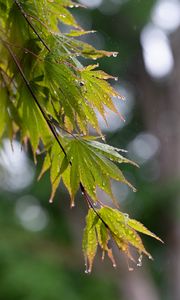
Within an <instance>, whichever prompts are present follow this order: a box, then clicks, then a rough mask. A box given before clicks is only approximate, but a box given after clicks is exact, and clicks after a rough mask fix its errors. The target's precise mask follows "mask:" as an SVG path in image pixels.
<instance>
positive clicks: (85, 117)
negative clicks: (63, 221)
mask: <svg viewBox="0 0 180 300" xmlns="http://www.w3.org/2000/svg"><path fill="white" fill-rule="evenodd" d="M78 6H79V4H77V3H75V2H73V1H70V0H39V1H35V0H28V1H26V0H14V1H13V0H6V1H2V0H0V107H1V118H0V138H1V139H2V138H4V137H8V138H9V139H10V140H11V141H12V140H13V139H15V138H17V136H20V141H21V143H22V144H27V143H28V142H29V143H30V145H31V147H32V151H33V154H34V159H35V161H36V153H37V152H38V153H39V152H43V153H44V163H43V166H42V170H41V174H40V176H39V178H40V177H41V176H42V175H43V174H44V173H45V172H46V171H47V170H48V169H49V170H50V180H51V185H52V192H51V196H50V202H52V201H53V198H54V196H55V193H56V190H57V188H58V186H59V183H60V181H61V180H62V181H63V183H64V185H65V187H66V188H67V190H68V192H69V195H70V199H71V207H73V206H74V203H75V202H74V199H75V195H76V193H77V191H78V189H80V190H81V192H82V194H83V197H84V199H85V201H86V202H87V204H88V214H87V218H86V227H85V230H84V236H83V252H84V256H85V260H86V264H87V272H91V269H92V264H93V260H94V257H95V254H96V250H97V245H98V244H99V246H100V248H101V249H102V251H103V257H104V253H105V252H107V254H108V256H109V257H110V259H111V260H112V262H113V266H115V265H116V263H115V260H114V257H113V254H112V249H111V247H110V246H109V241H110V240H114V242H115V243H116V245H117V246H118V248H119V249H120V250H121V251H123V252H124V253H125V254H126V256H127V258H128V259H130V260H132V261H134V262H136V259H135V258H134V257H133V256H132V254H131V252H130V247H131V246H133V247H134V248H135V249H136V250H137V251H138V253H139V255H140V258H139V260H140V261H141V256H142V254H143V253H144V254H146V255H148V257H149V258H151V255H150V254H149V253H148V252H147V251H146V250H145V248H144V245H143V243H142V240H141V238H140V236H139V235H138V234H137V231H139V232H142V233H144V234H147V235H150V236H152V237H154V238H157V239H159V238H158V237H157V236H155V235H154V234H153V233H151V232H150V231H149V230H147V229H146V228H145V227H144V226H143V225H142V224H141V223H139V222H137V221H135V220H132V219H130V218H129V217H128V216H127V215H126V214H123V213H122V212H120V211H119V210H118V209H115V208H111V207H108V206H104V205H103V203H102V201H100V200H99V199H98V195H97V189H101V190H103V191H104V192H105V193H106V194H108V195H109V196H110V197H111V199H112V201H113V203H114V204H115V205H116V200H115V197H114V195H113V192H112V189H111V180H112V179H113V180H116V181H119V182H122V183H124V184H127V185H128V186H130V187H132V185H131V184H130V183H129V182H128V181H127V179H126V178H125V177H124V175H123V173H122V171H121V170H120V169H119V167H118V166H117V164H122V163H130V164H134V165H136V164H135V163H134V162H132V161H130V160H128V159H127V158H125V157H124V156H123V155H122V152H123V150H121V149H117V148H114V147H112V146H110V145H107V144H105V143H104V141H102V142H100V141H99V139H102V140H103V135H102V133H101V129H100V126H99V123H98V118H97V112H99V113H100V114H101V116H102V117H103V118H104V120H105V121H106V122H107V120H106V108H108V109H110V110H111V111H113V112H115V113H117V114H119V115H120V113H119V112H118V111H117V109H116V107H115V105H114V103H113V100H112V97H114V96H115V97H118V98H119V99H120V100H119V101H123V97H122V96H121V95H119V94H118V93H117V92H116V90H114V89H113V87H112V86H111V85H110V84H109V83H108V81H107V80H108V79H115V80H116V78H114V77H113V76H111V75H108V74H106V73H105V72H103V71H101V70H99V69H98V64H96V65H94V64H92V65H87V66H83V65H82V63H81V62H80V59H79V58H81V57H83V58H88V59H93V60H96V59H98V58H101V57H104V56H107V57H110V56H114V57H116V56H117V53H116V52H107V51H103V50H97V49H95V48H94V47H93V46H91V45H89V44H87V43H85V42H82V41H80V40H79V39H77V37H79V36H82V35H85V34H88V33H91V32H87V31H84V30H83V29H82V28H81V26H80V25H79V24H78V23H77V22H76V20H75V18H74V17H73V15H72V14H71V11H70V9H71V8H73V7H78ZM61 22H62V23H64V24H65V25H67V26H69V30H68V32H67V33H64V32H61V31H60V29H59V24H60V23H61ZM72 28H73V29H72ZM120 117H121V115H120ZM92 128H93V130H95V131H96V132H97V136H91V135H90V134H89V132H91V131H92V130H91V129H92ZM120 153H121V154H120ZM132 189H134V187H132ZM95 205H97V206H95ZM110 206H111V204H110ZM140 261H139V263H138V264H139V265H140V264H141V262H140Z"/></svg>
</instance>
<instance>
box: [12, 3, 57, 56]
mask: <svg viewBox="0 0 180 300" xmlns="http://www.w3.org/2000/svg"><path fill="white" fill-rule="evenodd" d="M14 2H15V4H16V5H17V7H18V9H19V10H20V11H21V13H22V15H23V17H24V19H25V20H26V22H27V23H28V25H29V26H30V27H31V29H32V30H33V31H34V33H35V34H36V35H37V37H38V39H39V40H40V41H41V43H42V44H43V45H44V47H45V48H46V49H47V50H48V51H49V52H50V51H51V50H50V48H49V46H48V45H47V44H46V43H45V41H44V40H43V39H42V38H41V36H40V35H39V33H38V32H37V30H36V29H35V28H34V26H33V24H32V23H31V22H30V20H29V17H28V14H27V13H26V12H25V11H24V9H23V8H22V6H21V4H20V3H19V1H18V0H14Z"/></svg>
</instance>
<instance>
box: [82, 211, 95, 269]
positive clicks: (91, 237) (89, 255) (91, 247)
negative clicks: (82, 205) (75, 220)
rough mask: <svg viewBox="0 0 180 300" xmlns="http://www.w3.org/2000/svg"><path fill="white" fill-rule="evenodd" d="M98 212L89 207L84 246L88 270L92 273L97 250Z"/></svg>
mask: <svg viewBox="0 0 180 300" xmlns="http://www.w3.org/2000/svg"><path fill="white" fill-rule="evenodd" d="M96 217H97V216H96V214H95V212H94V211H93V209H89V212H88V215H87V217H86V227H85V229H84V234H83V241H82V248H83V253H84V257H85V264H86V272H87V273H90V272H91V270H92V265H93V261H94V257H95V255H96V251H97V238H96V230H95V218H96Z"/></svg>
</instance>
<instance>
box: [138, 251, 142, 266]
mask: <svg viewBox="0 0 180 300" xmlns="http://www.w3.org/2000/svg"><path fill="white" fill-rule="evenodd" d="M142 258H143V256H142V254H141V255H140V256H139V258H138V263H137V266H138V267H142Z"/></svg>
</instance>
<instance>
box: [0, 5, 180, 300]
mask: <svg viewBox="0 0 180 300" xmlns="http://www.w3.org/2000/svg"><path fill="white" fill-rule="evenodd" d="M79 2H80V3H82V4H84V5H86V6H87V7H88V9H86V10H85V9H74V10H73V12H74V15H75V16H76V18H77V19H78V21H79V23H80V24H81V25H82V26H83V27H84V28H85V29H87V30H91V29H95V30H97V33H95V34H92V35H88V36H86V37H85V38H84V40H85V41H87V42H89V43H91V44H92V45H94V46H96V47H97V48H99V49H105V50H110V51H112V50H113V51H118V52H119V55H118V56H117V57H116V58H114V57H112V58H108V59H107V58H104V59H101V60H100V61H99V63H100V68H101V69H103V70H105V71H106V72H108V73H110V74H112V75H114V76H117V77H118V78H119V79H118V81H112V84H113V85H114V87H115V88H116V89H117V90H118V91H119V92H120V93H121V94H122V95H123V96H125V97H126V102H120V101H119V100H117V99H114V101H115V103H116V105H117V107H118V108H119V110H120V111H121V113H122V114H123V116H124V117H125V119H126V121H125V122H123V121H122V120H120V119H119V117H117V116H116V115H114V114H113V113H110V112H107V113H108V121H109V127H108V128H107V127H106V126H105V124H104V123H103V120H101V119H100V122H101V127H102V129H103V132H104V133H105V135H106V139H107V142H108V143H110V144H112V145H113V146H116V147H120V148H124V149H127V150H128V153H127V155H128V157H129V158H131V159H133V160H135V161H136V162H137V163H138V164H139V165H140V169H135V168H134V167H128V166H125V168H124V172H125V174H126V176H127V178H128V179H129V180H130V181H131V182H132V183H133V184H134V185H135V186H136V188H137V189H138V191H137V193H133V192H132V191H131V190H129V188H128V187H126V186H123V185H122V186H121V185H119V184H116V183H115V182H113V183H112V184H113V190H114V193H115V194H116V196H117V198H118V199H119V202H120V206H121V210H122V211H124V212H126V213H128V214H130V216H131V217H133V218H136V219H138V220H139V221H141V222H143V223H144V224H145V225H146V226H147V227H148V228H150V229H151V230H152V231H153V232H155V233H156V234H157V235H159V236H160V237H161V238H162V239H163V240H164V242H165V244H164V245H162V244H160V243H158V242H157V241H156V240H151V239H150V238H146V237H144V238H143V240H144V243H145V246H146V248H147V249H148V250H149V251H150V253H151V254H152V256H153V257H154V261H153V262H151V261H149V260H148V259H146V258H144V259H143V266H142V267H141V268H138V267H137V268H135V269H134V271H133V272H129V271H128V267H127V263H126V260H125V258H124V256H123V255H122V254H121V253H119V252H118V251H117V252H116V255H115V256H116V260H117V265H118V266H117V269H113V268H112V266H111V263H110V262H109V261H108V259H107V260H105V261H104V262H103V263H102V262H101V260H100V254H98V256H97V257H96V259H95V264H94V269H93V273H92V274H91V275H87V274H85V273H84V269H85V268H84V260H83V254H82V252H81V238H82V233H83V227H84V225H85V220H84V217H85V215H86V207H85V205H84V202H83V199H82V198H81V195H77V198H76V207H75V208H74V209H72V210H70V209H69V199H68V196H67V193H66V191H65V189H64V188H63V186H61V187H60V188H59V192H58V195H57V196H56V199H55V203H54V204H53V205H50V204H49V203H48V199H49V195H50V184H49V174H47V175H46V176H44V178H43V179H42V180H41V181H40V182H37V181H36V179H37V176H38V173H39V171H40V167H41V165H42V161H41V158H39V161H38V164H37V166H34V164H33V162H32V155H31V153H27V152H24V150H22V149H21V146H20V144H19V143H18V142H15V143H14V152H12V150H11V146H10V144H9V142H8V141H7V140H4V142H3V146H2V148H1V149H0V200H1V201H0V299H2V300H4V299H6V300H16V299H18V300H49V299H51V300H56V299H57V300H59V299H67V300H71V299H72V300H76V299H79V300H81V299H94V300H96V299H103V300H106V299H111V300H115V299H120V300H131V299H133V300H179V299H180V284H179V283H180V157H179V155H180V117H179V115H180V26H179V25H180V1H179V0H80V1H79ZM60 26H61V25H60ZM86 63H89V61H88V62H86ZM90 63H92V62H90ZM93 63H94V62H93ZM100 197H103V196H102V195H100Z"/></svg>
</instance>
